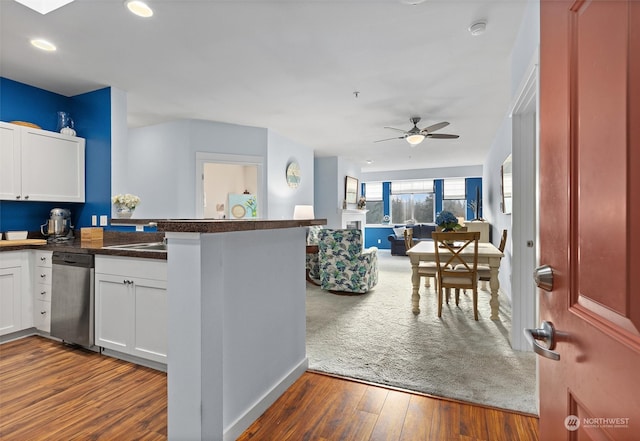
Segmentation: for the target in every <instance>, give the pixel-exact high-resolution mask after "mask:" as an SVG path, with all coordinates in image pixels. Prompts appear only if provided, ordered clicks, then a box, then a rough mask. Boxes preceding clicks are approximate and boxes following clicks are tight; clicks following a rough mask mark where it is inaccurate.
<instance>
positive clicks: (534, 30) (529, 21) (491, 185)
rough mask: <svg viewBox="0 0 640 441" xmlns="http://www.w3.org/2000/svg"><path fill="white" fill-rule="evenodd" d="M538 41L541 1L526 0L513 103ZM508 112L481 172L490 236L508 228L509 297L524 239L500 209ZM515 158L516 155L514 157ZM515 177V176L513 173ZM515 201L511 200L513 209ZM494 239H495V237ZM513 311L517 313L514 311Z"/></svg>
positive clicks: (503, 279)
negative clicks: (517, 246)
mask: <svg viewBox="0 0 640 441" xmlns="http://www.w3.org/2000/svg"><path fill="white" fill-rule="evenodd" d="M539 42H540V4H539V1H538V0H528V1H527V7H526V10H525V13H524V16H523V19H522V24H521V26H520V30H519V32H518V36H517V38H516V41H515V43H514V45H513V49H512V52H511V97H512V102H514V103H515V101H516V99H517V98H518V96H517V94H519V93H520V88H521V87H522V84H523V82H524V81H525V80H526V77H527V76H528V75H529V70H530V67H531V60H532V59H533V58H534V57H535V54H536V53H537V50H538V46H539ZM509 113H510V112H509V111H506V112H505V117H504V120H503V122H502V124H501V125H500V128H499V129H498V132H497V133H496V136H495V138H494V140H493V143H492V145H491V149H490V151H489V154H488V155H487V158H486V160H485V163H484V172H483V175H482V177H483V200H484V211H483V213H484V217H485V218H486V219H487V220H489V221H490V222H491V227H492V230H493V231H492V234H493V237H494V238H496V237H500V236H499V235H500V232H501V231H502V230H503V229H505V228H506V229H507V230H508V234H509V237H510V239H509V240H508V241H507V248H506V250H505V258H504V259H502V262H501V264H500V273H499V274H500V289H501V290H503V291H504V292H505V293H506V294H507V295H508V296H509V298H510V299H512V285H511V281H512V247H511V244H512V243H513V242H514V241H515V242H521V241H522V240H523V239H524V240H526V238H521V237H514V236H513V230H512V228H511V224H512V218H511V217H512V215H506V214H503V213H502V212H501V210H500V166H501V165H502V162H503V161H504V160H505V158H506V157H507V156H508V155H509V154H510V153H512V140H513V139H512V137H513V135H512V132H513V130H512V124H513V122H512V120H511V118H510V115H509ZM521 158H522V161H529V159H528V158H529V156H528V155H523V156H521ZM514 159H515V158H514ZM534 166H535V165H534V164H531V163H530V162H529V163H526V162H525V163H522V164H517V165H516V164H514V170H515V169H518V168H520V169H522V168H523V167H534ZM514 179H516V177H515V176H514ZM515 204H517V201H514V209H515V207H516V205H515ZM494 242H495V240H494ZM514 313H517V312H515V311H514Z"/></svg>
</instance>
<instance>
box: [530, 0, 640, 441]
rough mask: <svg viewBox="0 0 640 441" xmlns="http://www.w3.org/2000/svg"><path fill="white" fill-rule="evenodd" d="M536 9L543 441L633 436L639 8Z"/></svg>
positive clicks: (638, 277) (628, 3) (638, 284)
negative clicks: (547, 281) (544, 334)
mask: <svg viewBox="0 0 640 441" xmlns="http://www.w3.org/2000/svg"><path fill="white" fill-rule="evenodd" d="M540 11H541V22H540V38H541V42H540V263H541V264H544V265H549V266H550V267H551V268H552V269H553V273H554V280H553V288H552V290H551V291H543V290H539V291H538V293H539V302H540V319H541V320H542V321H549V322H551V323H552V324H553V326H554V327H555V334H556V339H557V343H556V347H555V349H554V350H555V351H556V352H557V353H558V354H559V355H560V359H559V360H558V361H554V360H552V359H548V358H544V357H539V369H540V440H541V441H548V440H554V441H555V440H583V439H585V440H638V439H640V332H639V330H640V2H639V1H637V0H620V1H602V0H593V1H575V2H574V1H568V0H558V1H551V0H542V1H541V4H540ZM574 417H577V418H574Z"/></svg>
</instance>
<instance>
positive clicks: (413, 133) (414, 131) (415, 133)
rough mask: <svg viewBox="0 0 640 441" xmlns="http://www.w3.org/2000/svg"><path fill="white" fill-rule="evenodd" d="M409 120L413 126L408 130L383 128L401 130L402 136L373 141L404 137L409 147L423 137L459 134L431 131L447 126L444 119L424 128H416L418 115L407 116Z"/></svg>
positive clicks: (443, 137) (444, 136)
mask: <svg viewBox="0 0 640 441" xmlns="http://www.w3.org/2000/svg"><path fill="white" fill-rule="evenodd" d="M409 121H411V122H412V123H413V127H412V128H411V129H409V130H402V129H396V128H395V127H385V129H391V130H397V131H398V132H402V133H404V135H403V136H397V137H395V138H387V139H380V140H378V141H375V142H382V141H390V140H392V139H406V140H407V142H408V143H409V144H410V145H411V147H415V146H417V145H418V144H420V143H421V142H422V141H424V139H425V138H434V139H456V138H459V137H460V135H448V134H445V133H433V132H435V131H436V130H440V129H442V128H443V127H446V126H448V125H449V123H448V122H446V121H443V122H439V123H437V124H433V125H430V126H429V127H425V128H424V129H420V128H418V123H419V122H420V117H419V116H412V117H411V118H409Z"/></svg>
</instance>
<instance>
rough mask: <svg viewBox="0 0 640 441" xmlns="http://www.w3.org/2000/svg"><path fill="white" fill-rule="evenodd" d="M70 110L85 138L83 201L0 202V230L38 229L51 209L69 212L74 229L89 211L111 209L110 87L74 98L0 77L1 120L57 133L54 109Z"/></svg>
mask: <svg viewBox="0 0 640 441" xmlns="http://www.w3.org/2000/svg"><path fill="white" fill-rule="evenodd" d="M60 110H63V111H67V112H69V113H71V117H72V118H73V119H74V120H75V122H76V131H77V133H78V136H80V137H82V138H85V140H86V144H85V201H86V202H85V203H84V204H78V203H73V204H70V203H59V202H34V201H0V231H7V230H28V231H38V230H39V229H40V225H41V224H43V223H44V222H45V221H46V220H47V219H48V218H49V211H50V210H51V209H52V208H56V207H60V208H68V209H69V210H71V215H72V222H73V223H74V226H75V227H76V228H80V227H86V226H90V225H91V215H92V214H95V215H98V216H99V215H101V214H107V215H108V214H110V213H111V195H110V192H111V89H110V88H104V89H100V90H96V91H93V92H88V93H85V94H82V95H76V96H73V97H65V96H63V95H59V94H56V93H53V92H49V91H47V90H44V89H40V88H37V87H33V86H29V85H27V84H23V83H19V82H17V81H13V80H9V79H7V78H0V121H7V122H8V121H27V122H30V123H34V124H37V125H39V126H40V127H42V128H43V129H44V130H50V131H56V129H57V124H58V123H57V112H58V111H60Z"/></svg>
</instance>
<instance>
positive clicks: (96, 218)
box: [91, 214, 98, 227]
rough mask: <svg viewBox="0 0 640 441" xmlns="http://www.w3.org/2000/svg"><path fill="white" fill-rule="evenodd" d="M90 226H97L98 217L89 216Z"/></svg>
mask: <svg viewBox="0 0 640 441" xmlns="http://www.w3.org/2000/svg"><path fill="white" fill-rule="evenodd" d="M91 226H92V227H97V226H98V216H96V215H95V214H92V215H91Z"/></svg>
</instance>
